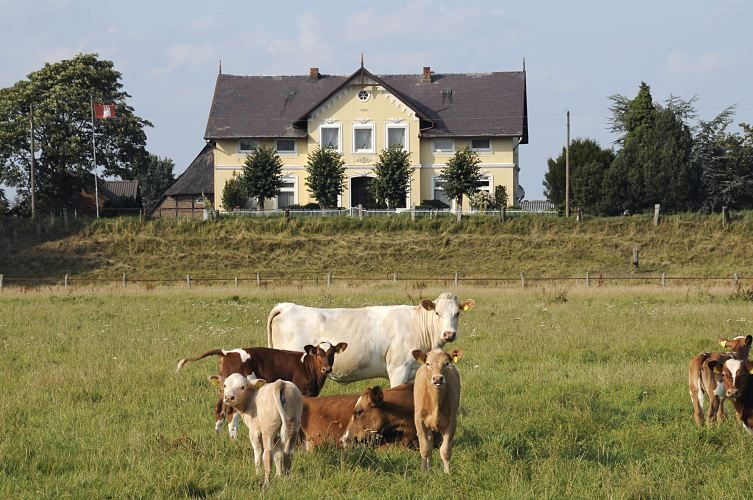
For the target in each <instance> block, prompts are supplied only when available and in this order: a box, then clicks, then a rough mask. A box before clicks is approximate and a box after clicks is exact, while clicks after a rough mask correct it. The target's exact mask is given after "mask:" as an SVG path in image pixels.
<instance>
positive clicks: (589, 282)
mask: <svg viewBox="0 0 753 500" xmlns="http://www.w3.org/2000/svg"><path fill="white" fill-rule="evenodd" d="M586 286H591V279H590V277H589V276H588V271H586Z"/></svg>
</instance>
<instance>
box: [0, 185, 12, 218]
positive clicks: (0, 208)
mask: <svg viewBox="0 0 753 500" xmlns="http://www.w3.org/2000/svg"><path fill="white" fill-rule="evenodd" d="M9 210H10V203H8V198H6V197H5V191H3V190H2V189H0V216H2V215H5V214H6V213H8V211H9Z"/></svg>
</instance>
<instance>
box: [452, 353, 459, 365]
mask: <svg viewBox="0 0 753 500" xmlns="http://www.w3.org/2000/svg"><path fill="white" fill-rule="evenodd" d="M458 360H460V356H458V355H457V354H456V355H454V356H453V357H452V362H453V363H457V362H458Z"/></svg>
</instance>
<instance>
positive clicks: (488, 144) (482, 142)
mask: <svg viewBox="0 0 753 500" xmlns="http://www.w3.org/2000/svg"><path fill="white" fill-rule="evenodd" d="M471 149H472V150H474V151H476V152H477V153H491V151H492V141H491V139H489V138H486V139H481V138H478V139H471Z"/></svg>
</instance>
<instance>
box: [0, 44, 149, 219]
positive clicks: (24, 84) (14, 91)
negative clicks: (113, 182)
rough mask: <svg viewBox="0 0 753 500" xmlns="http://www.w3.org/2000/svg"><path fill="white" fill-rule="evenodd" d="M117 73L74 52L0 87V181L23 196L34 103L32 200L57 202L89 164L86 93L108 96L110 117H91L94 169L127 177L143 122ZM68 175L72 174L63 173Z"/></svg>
mask: <svg viewBox="0 0 753 500" xmlns="http://www.w3.org/2000/svg"><path fill="white" fill-rule="evenodd" d="M120 80H121V74H120V73H119V72H118V71H116V70H115V68H114V65H113V63H112V62H111V61H107V60H101V59H99V58H98V56H97V54H79V55H77V56H75V57H73V58H72V59H65V60H62V61H59V62H56V63H52V64H45V65H44V67H43V68H42V69H40V70H38V71H34V72H33V73H30V74H29V75H28V77H27V78H26V79H24V80H21V81H19V82H17V83H16V84H14V85H13V86H11V87H7V88H4V89H0V182H3V183H5V184H7V185H9V186H12V187H15V188H17V189H18V192H19V194H20V195H21V197H22V198H24V197H25V198H28V197H29V193H30V191H29V189H30V186H29V171H30V169H29V165H30V159H31V157H30V154H29V150H30V140H29V110H30V108H31V106H32V105H33V106H34V122H35V134H34V137H35V146H36V151H35V154H36V185H37V206H38V207H39V209H40V211H51V210H55V209H58V208H60V207H62V206H63V205H64V204H65V203H66V201H67V200H68V199H69V198H70V195H71V193H72V191H75V190H76V189H78V188H79V187H80V186H79V184H80V180H81V177H82V174H83V173H85V172H91V170H92V133H93V131H92V127H91V107H90V98H92V97H93V99H94V102H95V103H98V102H105V103H115V104H116V105H117V111H116V114H117V117H116V118H113V119H109V120H100V121H97V122H96V126H95V131H94V134H95V135H96V143H97V166H98V167H100V169H102V170H100V175H101V174H102V173H104V175H111V176H120V177H123V178H127V177H129V175H130V172H131V170H132V169H133V167H134V165H138V164H141V163H142V162H143V161H144V159H145V158H146V155H147V153H146V149H145V145H146V134H145V132H144V128H145V127H149V126H151V123H150V122H148V121H147V120H144V119H142V118H140V117H139V116H137V115H136V114H135V113H134V110H133V108H132V107H131V106H130V105H129V104H128V99H129V98H130V95H129V94H128V93H126V92H125V91H124V90H123V85H122V83H121V81H120ZM71 178H75V179H71Z"/></svg>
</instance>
